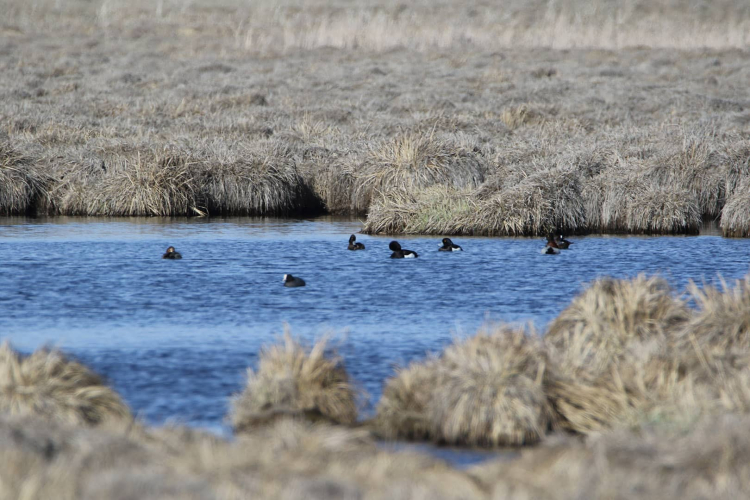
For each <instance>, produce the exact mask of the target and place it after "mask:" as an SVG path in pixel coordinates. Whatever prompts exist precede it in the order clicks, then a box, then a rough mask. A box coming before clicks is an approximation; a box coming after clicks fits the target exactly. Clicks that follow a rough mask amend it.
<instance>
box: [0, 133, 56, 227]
mask: <svg viewBox="0 0 750 500" xmlns="http://www.w3.org/2000/svg"><path fill="white" fill-rule="evenodd" d="M48 180H49V179H48V175H47V173H46V172H45V170H44V168H43V167H42V166H41V165H38V164H37V163H35V162H34V161H32V160H31V159H30V158H27V157H26V156H24V155H22V154H21V153H20V152H19V151H17V150H15V149H14V148H13V147H11V145H10V144H8V143H4V142H0V215H16V214H25V213H33V212H34V210H35V209H36V204H37V203H38V202H39V198H42V197H44V196H45V195H46V185H47V182H48Z"/></svg>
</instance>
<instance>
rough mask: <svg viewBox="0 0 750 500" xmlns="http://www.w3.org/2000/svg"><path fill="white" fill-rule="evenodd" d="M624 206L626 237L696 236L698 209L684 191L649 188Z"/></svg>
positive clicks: (698, 224) (693, 196)
mask: <svg viewBox="0 0 750 500" xmlns="http://www.w3.org/2000/svg"><path fill="white" fill-rule="evenodd" d="M627 202H628V204H627V208H626V214H627V215H626V217H625V222H624V229H625V230H626V231H627V232H628V233H646V234H697V233H698V229H699V227H700V224H701V220H702V217H701V211H700V206H699V203H698V200H697V199H696V196H695V195H692V194H691V193H690V192H689V191H688V190H686V189H679V188H676V187H674V186H670V185H667V186H656V185H650V186H647V187H646V188H645V189H644V190H642V191H637V192H636V193H635V196H633V197H632V198H629V199H628V200H627ZM617 225H619V224H617ZM616 227H617V226H616Z"/></svg>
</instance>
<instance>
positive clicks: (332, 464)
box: [0, 414, 485, 500]
mask: <svg viewBox="0 0 750 500" xmlns="http://www.w3.org/2000/svg"><path fill="white" fill-rule="evenodd" d="M0 445H1V446H0V459H2V462H3V467H2V470H0V483H1V484H2V485H3V487H2V488H0V499H2V500H6V499H7V500H10V499H14V500H27V499H28V500H30V499H32V498H33V499H47V498H54V499H56V500H73V499H86V500H88V499H91V500H93V499H97V500H109V499H112V500H115V499H122V498H139V499H146V500H150V499H154V500H156V499H162V500H163V499H165V498H170V499H172V498H174V499H178V498H179V499H187V500H204V499H216V500H240V499H243V498H268V499H290V498H342V499H348V498H352V499H355V498H356V499H373V500H374V499H384V498H393V499H404V500H406V499H411V498H416V499H425V500H427V499H430V498H434V499H446V500H448V499H450V500H453V499H455V500H458V499H474V498H477V499H479V498H485V494H484V492H483V491H482V490H480V488H479V487H478V485H477V484H476V482H475V480H473V479H472V478H470V477H469V476H468V475H467V474H465V473H463V472H461V471H457V470H455V469H452V468H450V467H448V466H447V465H445V464H443V463H441V462H438V461H436V460H433V459H431V458H428V457H427V456H424V455H417V454H414V453H389V452H386V451H382V450H380V449H379V448H378V447H377V446H376V445H375V442H374V441H373V440H372V439H371V438H370V437H369V435H368V434H367V432H365V431H356V430H351V429H345V428H341V427H333V426H329V425H323V424H316V425H312V424H309V423H305V422H298V421H293V420H289V419H286V420H281V421H277V422H275V423H273V424H270V425H268V426H265V427H263V428H256V429H254V430H253V431H252V432H249V433H247V434H244V435H243V436H241V437H239V438H238V439H236V440H235V441H233V442H227V441H224V440H222V439H219V438H217V437H216V436H213V435H210V434H207V433H203V432H200V431H195V430H187V429H179V428H177V429H142V430H139V431H137V432H126V433H123V432H119V433H110V432H104V431H101V430H98V429H97V430H92V429H83V428H73V427H68V426H65V425H61V424H59V423H53V424H50V423H47V422H44V421H41V420H38V419H35V418H26V419H23V420H21V419H19V418H16V417H9V416H7V415H4V414H0Z"/></svg>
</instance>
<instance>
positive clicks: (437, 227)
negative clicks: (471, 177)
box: [362, 186, 478, 235]
mask: <svg viewBox="0 0 750 500" xmlns="http://www.w3.org/2000/svg"><path fill="white" fill-rule="evenodd" d="M477 209H478V205H477V203H476V201H475V200H474V196H473V193H472V192H471V191H470V190H457V189H454V188H451V187H446V186H431V187H428V188H425V189H420V190H413V191H390V192H388V194H387V195H385V194H384V195H381V196H379V197H378V198H377V199H376V201H374V202H373V203H372V205H371V206H370V211H369V213H368V215H367V220H366V221H365V225H364V227H363V228H362V232H363V233H368V234H396V233H404V234H453V235H455V234H475V232H474V231H475V229H474V228H473V227H472V226H471V224H469V221H473V220H476V215H475V214H476V211H477Z"/></svg>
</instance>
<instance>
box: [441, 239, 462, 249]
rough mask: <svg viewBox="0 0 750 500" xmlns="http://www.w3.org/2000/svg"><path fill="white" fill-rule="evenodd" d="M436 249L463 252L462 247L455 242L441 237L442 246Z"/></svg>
mask: <svg viewBox="0 0 750 500" xmlns="http://www.w3.org/2000/svg"><path fill="white" fill-rule="evenodd" d="M438 251H440V252H458V251H461V252H463V251H464V249H463V248H461V247H460V246H458V245H456V244H455V243H453V242H452V241H451V239H450V238H443V246H441V247H440V248H438Z"/></svg>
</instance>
